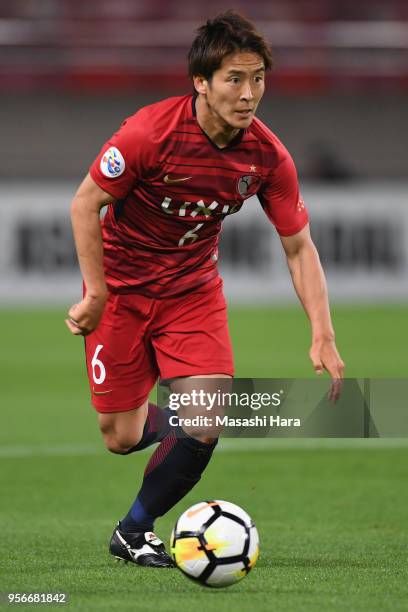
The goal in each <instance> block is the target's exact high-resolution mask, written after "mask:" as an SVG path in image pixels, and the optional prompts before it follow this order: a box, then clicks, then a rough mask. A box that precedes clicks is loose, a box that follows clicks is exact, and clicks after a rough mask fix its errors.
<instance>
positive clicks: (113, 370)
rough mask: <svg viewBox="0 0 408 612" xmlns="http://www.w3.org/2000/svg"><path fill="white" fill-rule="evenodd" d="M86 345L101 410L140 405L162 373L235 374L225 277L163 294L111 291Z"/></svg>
mask: <svg viewBox="0 0 408 612" xmlns="http://www.w3.org/2000/svg"><path fill="white" fill-rule="evenodd" d="M85 349H86V365H87V370H88V378H89V384H90V388H91V393H92V403H93V405H94V407H95V408H96V410H97V411H98V412H122V411H125V410H133V409H134V408H138V407H139V406H141V405H142V404H143V403H144V402H145V401H146V399H147V398H148V396H149V393H150V391H151V389H152V388H153V387H154V385H155V383H156V381H157V379H158V377H160V378H161V379H163V380H166V379H171V378H177V377H179V376H200V375H204V374H227V375H230V376H232V375H233V373H234V365H233V358H232V348H231V340H230V337H229V332H228V324H227V309H226V303H225V298H224V295H223V292H222V280H221V279H220V280H219V281H217V283H216V285H214V281H211V284H206V285H205V286H203V287H199V288H198V289H197V290H195V291H191V292H190V293H188V294H186V295H183V296H178V297H174V298H165V299H162V300H160V299H155V298H150V297H145V296H143V295H137V294H118V293H111V294H110V295H109V298H108V301H107V304H106V306H105V310H104V313H103V316H102V319H101V321H100V323H99V325H98V327H97V329H96V330H95V331H94V332H93V333H92V334H90V335H89V336H87V337H86V338H85Z"/></svg>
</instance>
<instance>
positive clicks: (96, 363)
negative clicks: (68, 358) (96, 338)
mask: <svg viewBox="0 0 408 612" xmlns="http://www.w3.org/2000/svg"><path fill="white" fill-rule="evenodd" d="M102 349H103V344H98V346H97V347H96V350H95V353H94V356H93V357H92V361H91V366H92V376H93V379H94V382H95V384H96V385H101V384H102V383H103V381H104V380H105V378H106V370H105V366H104V365H103V363H102V361H101V360H100V359H98V355H99V353H100V352H101V350H102ZM96 366H98V368H99V376H97V375H96V370H95V368H96Z"/></svg>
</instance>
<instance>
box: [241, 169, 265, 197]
mask: <svg viewBox="0 0 408 612" xmlns="http://www.w3.org/2000/svg"><path fill="white" fill-rule="evenodd" d="M260 184H261V177H260V176H258V175H256V174H248V175H245V176H241V177H240V178H239V179H238V182H237V191H238V193H239V195H240V196H241V198H249V197H251V196H253V195H255V194H256V192H257V191H258V189H259V185H260Z"/></svg>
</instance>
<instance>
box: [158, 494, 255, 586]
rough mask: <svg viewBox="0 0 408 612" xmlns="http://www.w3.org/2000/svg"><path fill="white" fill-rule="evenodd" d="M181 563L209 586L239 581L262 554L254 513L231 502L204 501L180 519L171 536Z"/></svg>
mask: <svg viewBox="0 0 408 612" xmlns="http://www.w3.org/2000/svg"><path fill="white" fill-rule="evenodd" d="M170 547H171V554H172V556H173V559H174V561H175V563H176V565H177V567H178V568H179V569H180V570H181V571H182V572H183V573H184V574H185V575H186V576H188V577H189V578H191V579H192V580H195V581H197V582H199V583H201V584H202V585H204V586H208V587H226V586H230V585H232V584H235V583H236V582H238V581H239V580H241V579H242V578H245V576H246V575H247V574H248V573H249V572H250V571H251V569H252V568H253V567H254V565H255V563H256V561H257V559H258V555H259V537H258V531H257V529H256V527H255V525H254V523H253V521H252V520H251V518H250V516H249V515H248V514H247V513H246V512H245V510H243V509H242V508H240V507H239V506H237V505H235V504H232V503H231V502H227V501H221V500H214V501H203V502H200V503H198V504H195V505H194V506H191V508H189V509H188V510H186V511H185V512H184V514H182V515H181V516H180V518H179V519H178V521H177V523H176V525H175V527H174V529H173V531H172V534H171V539H170Z"/></svg>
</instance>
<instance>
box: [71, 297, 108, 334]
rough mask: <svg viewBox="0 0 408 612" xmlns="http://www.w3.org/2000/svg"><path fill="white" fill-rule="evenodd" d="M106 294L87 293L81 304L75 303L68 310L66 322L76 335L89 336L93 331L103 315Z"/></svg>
mask: <svg viewBox="0 0 408 612" xmlns="http://www.w3.org/2000/svg"><path fill="white" fill-rule="evenodd" d="M106 299H107V298H106V296H98V297H94V296H89V295H86V296H85V297H84V299H83V300H82V301H81V302H79V304H74V305H73V306H71V308H70V309H69V311H68V317H69V318H68V319H65V323H66V325H67V327H68V329H69V331H70V332H71V333H72V334H74V336H87V335H88V334H90V333H91V332H93V331H94V330H95V329H96V328H97V326H98V323H99V321H100V319H101V317H102V314H103V310H104V308H105V304H106Z"/></svg>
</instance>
